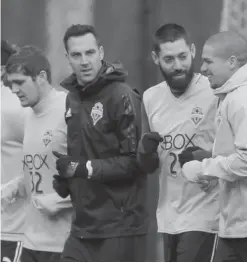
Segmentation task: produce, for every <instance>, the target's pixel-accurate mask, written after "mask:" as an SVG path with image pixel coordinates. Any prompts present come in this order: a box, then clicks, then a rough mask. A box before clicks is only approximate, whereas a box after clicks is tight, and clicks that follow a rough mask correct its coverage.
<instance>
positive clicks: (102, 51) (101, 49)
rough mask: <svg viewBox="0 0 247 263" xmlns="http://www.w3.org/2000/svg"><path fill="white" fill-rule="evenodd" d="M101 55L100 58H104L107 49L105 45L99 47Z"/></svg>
mask: <svg viewBox="0 0 247 263" xmlns="http://www.w3.org/2000/svg"><path fill="white" fill-rule="evenodd" d="M99 55H100V60H103V59H104V56H105V51H104V48H103V46H100V47H99Z"/></svg>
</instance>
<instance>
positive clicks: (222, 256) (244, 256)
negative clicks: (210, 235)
mask: <svg viewBox="0 0 247 263" xmlns="http://www.w3.org/2000/svg"><path fill="white" fill-rule="evenodd" d="M214 261H215V262H227V261H228V262H229V261H231V262H234V261H235V262H241V261H242V262H247V238H219V241H218V245H217V248H216V252H215V257H214Z"/></svg>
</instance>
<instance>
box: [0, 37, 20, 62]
mask: <svg viewBox="0 0 247 263" xmlns="http://www.w3.org/2000/svg"><path fill="white" fill-rule="evenodd" d="M16 51H17V50H16V49H15V48H14V46H13V45H11V44H10V43H9V42H8V41H6V40H1V66H5V65H6V63H7V61H8V59H9V58H10V56H11V55H13V54H14V53H16Z"/></svg>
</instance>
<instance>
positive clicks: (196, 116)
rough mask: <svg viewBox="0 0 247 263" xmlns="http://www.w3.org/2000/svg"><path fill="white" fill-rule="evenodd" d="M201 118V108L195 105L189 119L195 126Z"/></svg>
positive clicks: (202, 115) (202, 116)
mask: <svg viewBox="0 0 247 263" xmlns="http://www.w3.org/2000/svg"><path fill="white" fill-rule="evenodd" d="M203 118H204V114H203V112H202V108H200V107H195V108H193V109H192V111H191V116H190V119H191V120H192V122H193V123H194V124H195V126H197V125H198V124H199V123H200V122H201V121H202V119H203Z"/></svg>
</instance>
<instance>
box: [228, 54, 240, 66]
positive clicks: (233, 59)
mask: <svg viewBox="0 0 247 263" xmlns="http://www.w3.org/2000/svg"><path fill="white" fill-rule="evenodd" d="M228 61H229V65H230V68H231V69H235V68H236V67H237V66H238V59H237V58H236V56H230V57H229V59H228Z"/></svg>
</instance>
